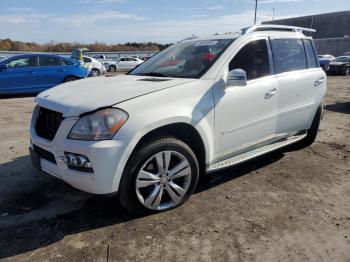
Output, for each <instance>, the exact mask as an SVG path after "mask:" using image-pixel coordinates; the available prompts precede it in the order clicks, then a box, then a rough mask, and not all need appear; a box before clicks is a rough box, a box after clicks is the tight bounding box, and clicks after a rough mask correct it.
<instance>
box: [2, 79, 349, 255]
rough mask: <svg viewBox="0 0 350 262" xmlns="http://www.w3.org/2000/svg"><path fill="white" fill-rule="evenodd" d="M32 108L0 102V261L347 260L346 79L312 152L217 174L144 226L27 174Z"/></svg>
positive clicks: (108, 203)
mask: <svg viewBox="0 0 350 262" xmlns="http://www.w3.org/2000/svg"><path fill="white" fill-rule="evenodd" d="M33 100H34V99H33V97H26V98H10V99H0V137H1V140H0V258H2V259H3V260H4V261H186V262H188V261H264V262H268V261H296V262H300V261H315V262H316V261H317V262H320V261H327V262H330V261H344V262H345V261H350V161H349V158H350V117H349V116H350V115H349V114H350V77H347V78H345V77H329V89H328V94H327V98H326V110H325V116H324V119H323V122H322V125H321V128H320V129H321V130H320V133H319V136H318V139H317V142H316V143H315V144H314V145H312V146H311V147H310V148H307V149H304V150H301V151H295V152H285V153H273V154H270V155H267V156H264V157H262V158H259V159H256V160H253V161H250V162H248V163H246V164H244V165H241V166H238V167H235V168H231V169H228V170H225V171H223V172H220V173H216V174H214V175H212V176H210V177H208V179H203V180H202V181H200V184H199V187H198V190H197V192H196V193H195V194H194V195H193V196H192V198H191V199H190V201H189V202H188V203H186V204H185V205H183V206H182V207H180V208H178V209H176V210H172V211H170V212H166V213H162V214H157V215H152V216H148V217H133V216H130V215H128V214H126V213H125V212H124V211H123V210H122V208H121V207H120V206H119V204H118V203H117V201H116V200H115V199H114V198H106V197H97V196H91V195H89V194H86V193H83V192H80V191H77V190H75V189H73V188H71V187H70V186H68V185H66V184H64V183H63V182H61V181H59V180H57V179H55V178H53V177H50V176H46V175H40V174H38V173H37V172H36V171H34V170H33V169H32V167H31V164H30V160H29V156H28V150H27V147H28V139H29V137H28V125H29V120H30V117H31V113H32V109H33V106H34V102H33Z"/></svg>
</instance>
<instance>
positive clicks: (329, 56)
mask: <svg viewBox="0 0 350 262" xmlns="http://www.w3.org/2000/svg"><path fill="white" fill-rule="evenodd" d="M334 58H335V57H334V56H332V55H318V59H328V60H333V59H334Z"/></svg>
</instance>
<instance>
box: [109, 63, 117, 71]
mask: <svg viewBox="0 0 350 262" xmlns="http://www.w3.org/2000/svg"><path fill="white" fill-rule="evenodd" d="M109 71H110V72H115V71H117V67H116V66H115V65H110V66H109Z"/></svg>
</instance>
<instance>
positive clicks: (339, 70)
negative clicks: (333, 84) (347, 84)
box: [327, 67, 345, 74]
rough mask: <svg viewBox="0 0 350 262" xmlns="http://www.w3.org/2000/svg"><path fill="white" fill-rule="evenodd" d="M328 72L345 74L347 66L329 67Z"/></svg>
mask: <svg viewBox="0 0 350 262" xmlns="http://www.w3.org/2000/svg"><path fill="white" fill-rule="evenodd" d="M327 74H345V67H329V68H328V70H327Z"/></svg>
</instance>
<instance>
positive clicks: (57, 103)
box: [36, 75, 195, 117]
mask: <svg viewBox="0 0 350 262" xmlns="http://www.w3.org/2000/svg"><path fill="white" fill-rule="evenodd" d="M191 81H195V80H194V79H186V78H153V77H145V76H133V75H123V76H115V77H95V78H87V79H82V80H78V81H74V82H68V83H65V84H62V85H59V86H56V87H54V88H51V89H48V90H46V91H44V92H42V93H40V94H39V95H38V96H37V97H36V102H37V103H38V104H39V105H40V106H42V107H45V108H48V109H51V110H54V111H58V112H61V113H63V115H64V116H65V117H69V116H79V115H81V114H83V113H86V112H91V111H94V110H96V109H98V108H102V107H108V106H112V105H115V104H118V103H120V102H123V101H125V100H129V99H132V98H135V97H138V96H142V95H146V94H149V93H152V92H156V91H159V90H162V89H165V88H170V87H174V86H178V85H182V84H185V83H189V82H191Z"/></svg>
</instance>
